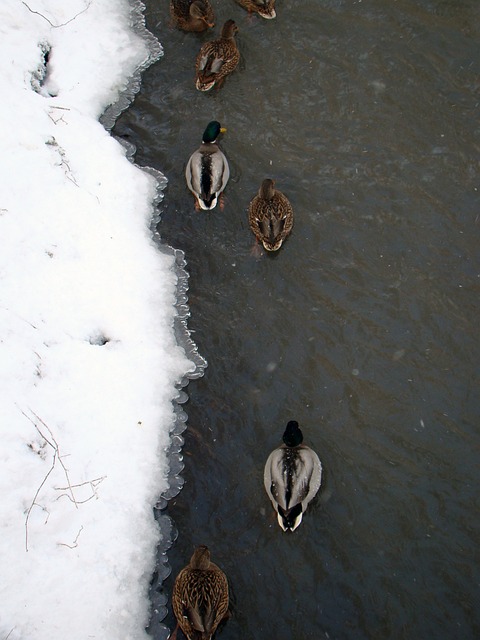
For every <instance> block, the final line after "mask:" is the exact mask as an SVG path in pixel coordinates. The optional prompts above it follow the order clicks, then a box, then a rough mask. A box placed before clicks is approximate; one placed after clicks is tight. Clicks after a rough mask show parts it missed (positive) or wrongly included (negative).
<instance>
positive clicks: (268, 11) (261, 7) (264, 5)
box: [237, 0, 277, 20]
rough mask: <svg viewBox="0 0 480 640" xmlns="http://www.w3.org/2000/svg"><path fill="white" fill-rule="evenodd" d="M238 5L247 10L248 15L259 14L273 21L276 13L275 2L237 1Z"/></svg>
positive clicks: (258, 0)
mask: <svg viewBox="0 0 480 640" xmlns="http://www.w3.org/2000/svg"><path fill="white" fill-rule="evenodd" d="M237 3H238V4H239V5H240V6H241V7H243V8H244V9H246V10H247V11H248V13H258V15H259V16H262V18H266V19H267V20H271V19H272V18H275V16H276V15H277V14H276V13H275V0H237Z"/></svg>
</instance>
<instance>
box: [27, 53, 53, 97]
mask: <svg viewBox="0 0 480 640" xmlns="http://www.w3.org/2000/svg"><path fill="white" fill-rule="evenodd" d="M38 46H39V49H40V56H41V60H40V63H39V65H38V67H37V68H36V70H35V71H32V79H31V83H32V89H33V90H34V91H36V92H37V93H39V94H40V95H43V96H45V97H46V96H51V97H53V96H54V95H56V93H54V92H51V91H48V90H47V89H46V88H45V87H44V85H45V82H46V80H47V76H48V63H49V60H50V54H51V52H52V45H51V44H50V43H48V42H39V43H38Z"/></svg>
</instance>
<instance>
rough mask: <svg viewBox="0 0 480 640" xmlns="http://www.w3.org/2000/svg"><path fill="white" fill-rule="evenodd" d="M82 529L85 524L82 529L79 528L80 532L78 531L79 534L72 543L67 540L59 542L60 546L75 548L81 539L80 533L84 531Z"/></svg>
mask: <svg viewBox="0 0 480 640" xmlns="http://www.w3.org/2000/svg"><path fill="white" fill-rule="evenodd" d="M82 531H83V524H82V526H81V527H80V529H79V530H78V533H77V535H76V537H75V540H74V541H73V543H72V544H67V543H66V542H59V543H58V545H59V546H60V547H68V548H69V549H75V548H76V547H78V539H79V537H80V534H81V533H82Z"/></svg>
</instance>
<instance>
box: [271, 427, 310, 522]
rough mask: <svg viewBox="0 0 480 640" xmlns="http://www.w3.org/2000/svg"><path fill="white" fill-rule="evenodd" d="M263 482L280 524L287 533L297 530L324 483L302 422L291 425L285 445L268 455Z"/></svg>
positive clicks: (284, 439) (287, 430) (286, 430)
mask: <svg viewBox="0 0 480 640" xmlns="http://www.w3.org/2000/svg"><path fill="white" fill-rule="evenodd" d="M263 480H264V485H265V491H266V492H267V494H268V497H269V498H270V500H271V502H272V505H273V508H274V509H275V511H276V512H277V519H278V524H279V525H280V527H281V528H282V529H283V531H295V529H296V528H297V527H298V526H299V525H300V523H301V521H302V516H303V514H304V513H305V511H306V509H307V506H308V503H309V502H310V501H311V500H312V498H313V497H314V496H315V495H316V493H317V491H318V490H319V488H320V485H321V482H322V464H321V462H320V460H319V458H318V456H317V454H316V453H315V451H313V450H312V449H310V447H307V446H306V445H304V444H303V434H302V431H301V430H300V428H299V426H298V422H295V421H293V420H292V421H290V422H289V423H288V424H287V427H286V429H285V432H284V434H283V444H282V445H281V446H280V447H278V448H277V449H274V451H272V453H271V454H270V455H269V456H268V459H267V462H266V464H265V471H264V477H263Z"/></svg>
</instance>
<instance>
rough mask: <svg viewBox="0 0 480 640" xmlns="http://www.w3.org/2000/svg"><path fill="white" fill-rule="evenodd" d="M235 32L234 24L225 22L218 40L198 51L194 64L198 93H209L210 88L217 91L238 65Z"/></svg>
mask: <svg viewBox="0 0 480 640" xmlns="http://www.w3.org/2000/svg"><path fill="white" fill-rule="evenodd" d="M237 31H238V27H237V25H236V24H235V22H234V21H233V20H227V21H226V22H225V24H224V25H223V27H222V33H221V35H220V38H218V40H211V41H210V42H206V43H205V44H204V45H203V46H202V48H201V49H200V51H199V53H198V55H197V60H196V63H195V86H196V87H197V89H198V90H199V91H209V90H210V89H211V88H212V87H216V88H217V89H219V88H220V87H221V86H222V84H223V83H224V82H225V78H226V77H227V76H228V75H229V74H230V73H232V71H233V70H234V69H235V68H236V66H237V65H238V63H239V61H240V52H239V51H238V48H237V43H236V42H235V34H236V33H237Z"/></svg>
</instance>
